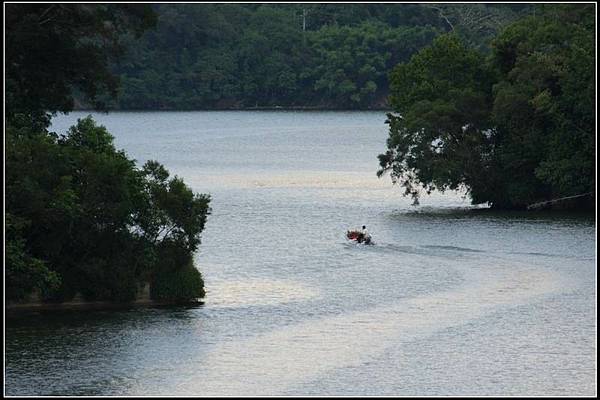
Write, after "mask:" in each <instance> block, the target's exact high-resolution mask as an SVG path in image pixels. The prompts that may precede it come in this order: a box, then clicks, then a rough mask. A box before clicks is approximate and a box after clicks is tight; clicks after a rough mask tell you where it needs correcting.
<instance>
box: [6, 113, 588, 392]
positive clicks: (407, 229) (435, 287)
mask: <svg viewBox="0 0 600 400" xmlns="http://www.w3.org/2000/svg"><path fill="white" fill-rule="evenodd" d="M85 115H87V114H85V113H72V114H70V115H68V116H60V117H57V118H56V119H55V121H54V125H53V129H54V130H56V131H57V132H59V133H62V132H64V131H65V130H66V129H67V128H68V126H70V125H71V124H73V123H74V122H75V121H76V119H77V118H81V117H83V116H85ZM94 117H95V118H96V119H97V121H99V122H100V123H101V124H103V125H105V126H106V127H107V128H108V130H109V131H110V132H111V133H112V134H113V135H114V136H115V142H116V145H117V147H119V148H123V149H124V150H125V151H126V152H127V153H128V155H129V156H130V157H132V158H135V159H136V160H137V161H138V163H139V164H140V165H141V164H142V163H143V162H145V161H146V160H148V159H156V160H158V161H160V162H161V163H163V164H164V165H165V166H166V167H167V169H169V171H170V172H171V173H172V174H176V175H179V176H181V177H183V178H184V180H185V181H186V183H187V184H188V185H190V186H191V187H192V188H193V189H194V190H195V191H197V192H202V193H210V195H211V196H212V204H211V205H212V209H213V213H212V215H210V216H209V219H208V223H207V226H206V229H205V231H204V232H203V234H202V245H201V247H200V251H199V252H198V253H197V255H196V264H197V266H198V268H199V269H200V270H201V271H202V273H203V276H204V279H205V283H206V288H207V296H206V299H205V303H204V305H202V306H199V307H195V308H181V307H179V308H156V309H144V310H125V311H117V312H115V311H111V312H102V311H98V312H66V313H53V314H50V315H37V316H25V317H20V318H18V319H11V320H8V321H7V323H8V324H7V327H6V339H5V345H6V352H5V366H6V369H5V371H6V372H5V379H6V384H5V385H6V386H5V391H6V394H7V395H131V396H133V395H192V396H194V395H198V396H202V395H228V396H233V395H391V396H394V395H398V396H402V395H456V396H458V395H558V396H560V395H595V394H596V343H597V340H596V329H597V328H596V306H595V303H596V270H595V255H596V252H595V251H596V242H595V237H596V227H595V222H594V219H593V218H590V217H578V216H556V215H553V216H550V215H547V214H524V213H491V212H489V211H488V210H478V209H474V208H472V207H471V206H470V205H469V200H468V198H464V197H463V196H462V195H461V194H460V193H447V194H444V195H439V194H437V195H432V196H425V197H423V199H422V201H421V205H420V206H416V207H415V206H412V205H411V201H410V200H409V199H407V198H403V197H402V196H401V193H400V192H401V190H400V189H399V188H397V187H392V185H391V183H390V181H389V178H386V179H378V178H377V177H376V176H375V171H376V170H377V154H379V153H381V152H383V151H384V150H385V140H386V138H387V126H386V125H385V124H384V121H385V115H384V113H380V112H139V113H135V112H127V113H125V112H123V113H111V114H95V115H94ZM362 224H366V225H367V227H368V228H369V231H370V232H371V233H372V235H373V237H374V240H375V242H376V243H377V245H376V246H370V247H368V246H357V245H354V244H350V243H348V242H347V241H346V240H345V237H344V232H345V230H346V229H348V228H351V227H358V226H360V225H362Z"/></svg>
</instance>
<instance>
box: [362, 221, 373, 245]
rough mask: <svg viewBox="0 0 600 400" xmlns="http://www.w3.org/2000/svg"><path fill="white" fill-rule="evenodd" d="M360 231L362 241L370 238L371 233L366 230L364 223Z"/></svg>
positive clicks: (367, 240)
mask: <svg viewBox="0 0 600 400" xmlns="http://www.w3.org/2000/svg"><path fill="white" fill-rule="evenodd" d="M360 233H361V234H362V241H364V242H369V241H370V240H371V235H370V234H369V231H367V227H366V226H365V225H363V227H362V230H361V231H360Z"/></svg>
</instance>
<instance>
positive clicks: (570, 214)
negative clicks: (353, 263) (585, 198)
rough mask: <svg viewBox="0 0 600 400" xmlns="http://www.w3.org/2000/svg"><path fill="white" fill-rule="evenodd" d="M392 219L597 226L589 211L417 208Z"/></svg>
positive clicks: (394, 214)
mask: <svg viewBox="0 0 600 400" xmlns="http://www.w3.org/2000/svg"><path fill="white" fill-rule="evenodd" d="M390 217H391V218H392V219H400V218H401V219H411V220H437V221H443V220H471V219H473V220H482V221H498V222H520V221H523V222H549V223H556V222H558V223H567V224H575V225H588V226H595V224H596V215H595V213H594V212H588V211H550V210H543V211H527V210H522V211H520V210H513V211H508V210H495V209H491V208H477V207H417V208H414V209H404V210H396V211H394V212H392V213H391V214H390Z"/></svg>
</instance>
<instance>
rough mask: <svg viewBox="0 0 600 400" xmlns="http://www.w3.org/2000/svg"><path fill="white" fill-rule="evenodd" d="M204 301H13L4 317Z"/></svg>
mask: <svg viewBox="0 0 600 400" xmlns="http://www.w3.org/2000/svg"><path fill="white" fill-rule="evenodd" d="M203 304H204V301H202V300H200V299H196V300H190V301H186V302H178V301H158V300H148V299H141V300H135V301H132V302H128V303H116V302H110V301H68V302H64V303H42V302H29V303H15V304H5V306H4V313H5V316H6V317H18V316H21V315H29V314H32V313H39V312H43V313H46V312H55V311H104V310H126V309H132V308H152V307H166V306H197V305H203Z"/></svg>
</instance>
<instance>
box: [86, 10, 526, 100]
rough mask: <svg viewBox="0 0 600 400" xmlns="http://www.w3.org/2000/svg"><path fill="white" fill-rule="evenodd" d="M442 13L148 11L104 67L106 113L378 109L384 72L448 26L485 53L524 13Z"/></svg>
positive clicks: (384, 93)
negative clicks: (136, 33)
mask: <svg viewBox="0 0 600 400" xmlns="http://www.w3.org/2000/svg"><path fill="white" fill-rule="evenodd" d="M444 7H445V8H444V9H443V10H442V9H441V8H439V7H430V6H429V5H427V4H157V5H155V6H154V8H155V10H156V13H157V15H158V24H157V27H156V29H155V30H151V31H148V32H146V33H145V35H144V36H142V38H141V39H139V40H138V39H135V38H133V37H131V38H130V42H129V46H128V48H129V49H130V51H129V53H128V54H127V55H126V56H125V57H123V58H121V59H119V62H118V63H117V64H115V65H114V71H115V72H116V73H117V74H118V75H119V76H120V78H121V81H122V90H121V94H120V96H119V98H118V100H117V101H116V102H114V103H113V104H112V107H114V108H117V109H212V108H246V107H256V106H259V107H273V106H281V107H317V108H354V109H365V108H373V107H378V108H381V107H387V101H386V100H387V95H388V93H389V88H388V86H389V84H388V79H387V75H388V72H389V71H390V70H391V69H392V68H393V67H394V66H395V65H396V64H397V63H399V62H404V61H407V60H408V59H409V58H410V56H411V55H412V54H414V53H415V52H416V51H418V50H419V49H421V48H422V47H424V46H426V45H428V44H430V43H431V41H432V40H433V38H434V37H435V36H437V35H439V34H441V33H444V32H446V31H448V30H450V29H453V28H454V27H456V29H457V30H460V31H461V32H464V34H465V35H470V37H473V38H483V39H481V40H482V41H481V42H479V43H478V44H479V45H480V46H482V47H485V45H486V44H487V42H484V41H483V40H485V39H486V38H487V37H488V36H489V35H490V34H491V33H495V32H496V31H497V30H496V29H497V28H499V27H500V26H503V24H506V23H508V22H510V21H512V20H514V19H515V18H517V17H518V16H519V15H522V14H523V13H526V12H527V9H525V8H522V7H521V8H518V7H516V6H507V5H503V6H498V5H496V6H494V5H489V6H488V5H468V4H463V5H447V6H444ZM452 12H454V14H452ZM444 13H446V14H448V16H446V14H444ZM463 14H464V15H468V16H470V15H471V14H474V15H475V14H476V15H477V16H478V18H466V17H463ZM448 20H451V21H452V22H451V24H450V25H449V24H448V22H447V21H448ZM481 24H483V25H485V34H486V35H488V36H485V35H482V32H481V29H480V27H479V25H481ZM86 106H87V105H86Z"/></svg>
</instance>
